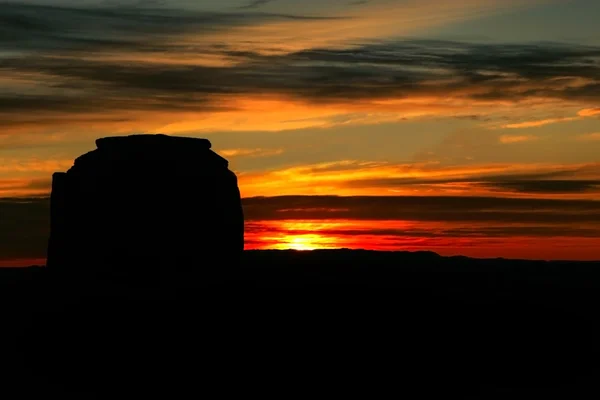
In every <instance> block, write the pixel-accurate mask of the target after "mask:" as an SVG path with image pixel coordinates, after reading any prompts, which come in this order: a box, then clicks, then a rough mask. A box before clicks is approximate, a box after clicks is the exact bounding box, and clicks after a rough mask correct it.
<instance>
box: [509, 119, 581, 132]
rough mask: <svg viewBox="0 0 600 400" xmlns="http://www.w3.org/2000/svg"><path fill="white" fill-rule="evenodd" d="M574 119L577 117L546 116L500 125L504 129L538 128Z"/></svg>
mask: <svg viewBox="0 0 600 400" xmlns="http://www.w3.org/2000/svg"><path fill="white" fill-rule="evenodd" d="M576 119H578V118H577V117H563V118H548V119H542V120H537V121H526V122H519V123H516V124H507V125H503V126H502V127H503V128H506V129H521V128H538V127H540V126H544V125H550V124H556V123H559V122H569V121H575V120H576Z"/></svg>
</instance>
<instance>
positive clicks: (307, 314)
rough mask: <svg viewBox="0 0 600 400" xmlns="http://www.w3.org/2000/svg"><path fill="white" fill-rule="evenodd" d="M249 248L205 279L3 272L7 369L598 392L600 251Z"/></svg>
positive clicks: (71, 378) (325, 391)
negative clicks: (496, 253) (524, 255)
mask: <svg viewBox="0 0 600 400" xmlns="http://www.w3.org/2000/svg"><path fill="white" fill-rule="evenodd" d="M242 257H243V258H242V263H241V266H240V267H239V269H236V270H232V271H231V273H230V274H229V276H228V277H226V278H222V277H221V278H220V279H217V280H213V281H206V280H205V281H195V282H190V281H189V279H184V278H181V279H180V278H177V277H174V278H173V279H168V280H165V281H162V282H157V281H155V282H153V283H152V284H149V283H148V282H146V283H143V284H142V283H140V284H131V283H126V284H125V283H123V282H122V281H119V280H112V281H111V280H110V279H109V280H104V281H101V280H98V281H95V282H94V283H91V282H87V283H86V284H85V285H82V284H81V283H78V282H77V281H72V282H70V281H68V280H66V281H65V280H62V278H61V280H60V281H57V280H56V279H55V278H53V276H52V275H51V274H50V271H49V270H46V269H44V268H30V269H5V270H0V283H1V285H2V297H3V299H2V300H3V303H2V304H4V305H7V304H8V305H11V307H6V308H5V309H6V311H8V313H7V314H5V315H6V316H5V325H4V326H5V327H6V328H5V329H4V330H3V334H4V335H6V336H7V337H6V338H5V339H6V340H5V341H4V342H3V343H5V345H4V347H5V353H6V354H5V357H4V359H5V361H6V360H9V361H6V362H5V363H4V367H5V369H6V371H4V372H3V376H4V377H7V378H9V379H7V382H8V383H12V385H11V386H14V387H17V389H19V390H21V391H25V390H30V391H35V390H37V391H42V392H44V393H46V394H48V393H55V392H56V393H59V392H66V391H69V392H72V393H75V394H74V396H78V395H79V394H77V393H78V392H79V393H98V394H101V393H104V394H108V395H111V397H112V395H116V394H123V393H125V392H131V393H134V394H140V393H152V394H156V393H165V394H167V395H170V396H173V395H177V396H178V397H179V394H181V395H183V394H189V393H193V394H196V395H202V394H204V395H207V396H211V394H213V395H214V394H215V393H220V394H221V395H222V396H223V397H224V396H225V395H227V394H237V395H243V396H251V395H252V396H254V395H260V396H263V397H264V396H267V397H268V396H269V395H272V396H274V397H277V398H287V397H291V396H293V395H304V396H317V395H319V396H321V395H329V396H340V395H347V394H354V395H359V396H363V397H369V398H370V397H374V396H380V395H382V394H386V393H387V394H391V395H410V396H411V397H412V398H414V397H424V398H428V397H429V396H430V395H433V394H437V395H444V396H448V397H449V396H451V395H458V396H462V397H468V396H474V398H486V399H490V398H505V397H504V396H508V397H510V398H542V397H548V396H557V397H560V398H582V397H581V396H582V395H583V394H590V393H597V389H596V383H597V382H600V379H598V378H600V370H599V369H598V368H599V367H600V365H599V362H598V355H599V352H600V348H599V345H598V342H599V340H600V339H599V336H598V329H599V326H598V319H597V305H598V293H599V291H598V287H599V286H600V269H599V267H600V263H583V262H532V261H517V260H502V259H490V260H476V259H468V258H465V257H450V258H445V257H440V256H438V255H436V254H434V253H427V252H423V253H402V252H399V253H385V252H372V251H352V250H331V251H326V250H323V251H314V252H295V251H246V252H244V254H243V256H242ZM215 267H220V265H219V262H218V260H216V261H215ZM140 282H143V280H140ZM9 339H10V340H9ZM14 343H16V344H17V345H14V346H13V344H14ZM8 387H9V386H7V385H5V388H8ZM7 390H8V389H7Z"/></svg>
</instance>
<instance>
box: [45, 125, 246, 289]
mask: <svg viewBox="0 0 600 400" xmlns="http://www.w3.org/2000/svg"><path fill="white" fill-rule="evenodd" d="M96 146H97V149H95V150H93V151H90V152H88V153H86V154H84V155H82V156H80V157H79V158H77V159H76V160H75V163H74V165H73V166H72V167H71V168H70V169H69V170H68V171H67V172H57V173H54V174H53V180H52V194H51V200H50V201H51V217H50V218H51V222H50V231H51V232H50V238H49V244H48V260H47V267H48V270H49V271H53V272H55V273H60V274H65V275H66V276H69V277H73V276H78V277H88V278H92V279H103V278H107V279H122V278H127V279H133V280H136V281H140V280H148V279H149V280H163V279H165V277H178V278H181V279H184V280H187V279H190V278H192V277H193V278H198V279H202V278H206V277H212V276H214V275H218V274H219V272H222V271H226V270H227V269H229V268H231V265H235V264H237V263H238V261H239V257H240V255H241V252H242V250H243V246H244V221H243V211H242V206H241V198H240V191H239V188H238V185H237V177H236V175H235V174H234V173H233V172H232V171H231V170H229V169H228V161H227V160H226V159H224V158H222V157H221V156H219V155H218V154H216V153H215V152H213V151H212V150H211V149H210V148H211V143H210V141H209V140H207V139H197V138H187V137H174V136H167V135H131V136H120V137H106V138H101V139H98V140H96Z"/></svg>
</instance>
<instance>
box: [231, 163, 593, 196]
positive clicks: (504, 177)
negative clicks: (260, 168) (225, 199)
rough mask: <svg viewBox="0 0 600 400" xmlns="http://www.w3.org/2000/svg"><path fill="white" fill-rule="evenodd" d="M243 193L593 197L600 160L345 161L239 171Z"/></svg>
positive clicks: (246, 194) (253, 194)
mask: <svg viewBox="0 0 600 400" xmlns="http://www.w3.org/2000/svg"><path fill="white" fill-rule="evenodd" d="M240 184H241V185H242V192H243V194H244V195H245V196H255V195H259V194H264V195H268V196H269V195H277V194H290V195H291V194H296V193H306V194H312V195H319V194H324V193H338V194H340V195H352V194H364V195H381V194H383V193H385V194H387V195H394V194H396V195H409V196H412V195H442V194H443V195H461V196H474V195H478V196H505V197H506V196H508V197H532V196H535V197H539V196H543V197H553V196H554V195H559V196H561V197H565V196H566V197H572V198H593V197H597V195H598V193H600V165H598V164H597V163H596V164H583V165H552V164H546V165H544V164H529V165H528V164H524V165H522V164H491V165H466V166H442V165H440V164H438V163H413V164H392V163H367V162H359V161H351V160H348V161H343V162H336V163H323V164H316V165H305V166H298V167H291V168H286V169H282V170H276V171H270V172H261V173H260V174H258V173H257V174H244V173H242V174H241V175H240Z"/></svg>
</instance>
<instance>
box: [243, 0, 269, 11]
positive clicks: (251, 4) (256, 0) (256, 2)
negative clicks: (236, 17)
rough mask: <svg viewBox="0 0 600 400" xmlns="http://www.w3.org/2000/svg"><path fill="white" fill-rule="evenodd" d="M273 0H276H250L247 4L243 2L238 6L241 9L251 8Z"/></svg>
mask: <svg viewBox="0 0 600 400" xmlns="http://www.w3.org/2000/svg"><path fill="white" fill-rule="evenodd" d="M273 1H276V0H252V1H250V2H248V4H244V5H243V6H240V7H239V8H240V9H242V10H247V9H251V8H259V7H261V6H264V5H265V4H269V3H272V2H273Z"/></svg>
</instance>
